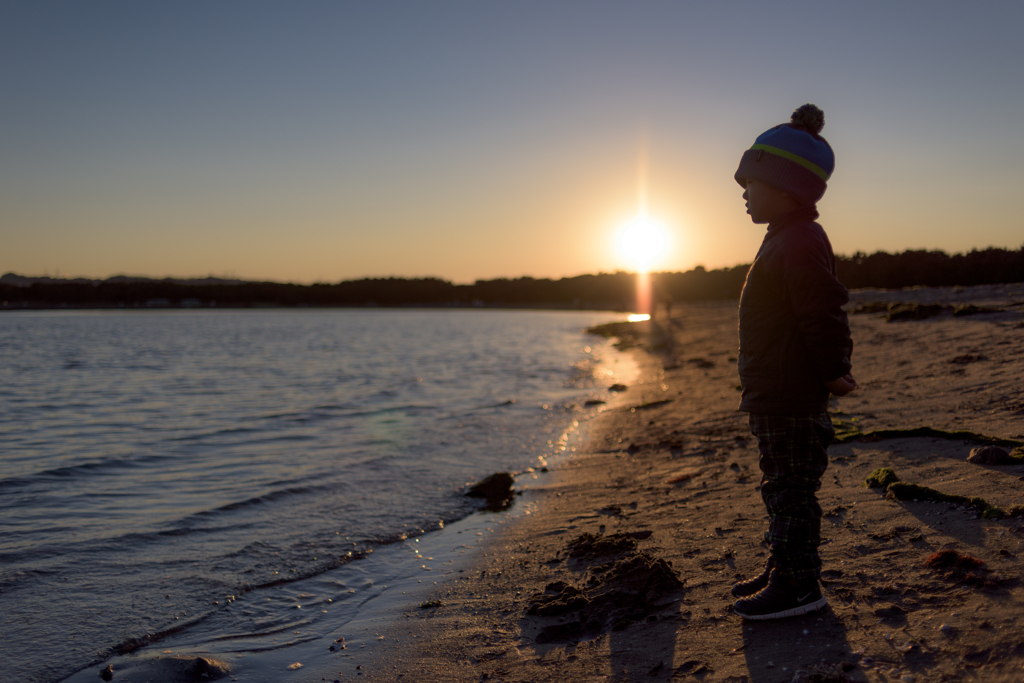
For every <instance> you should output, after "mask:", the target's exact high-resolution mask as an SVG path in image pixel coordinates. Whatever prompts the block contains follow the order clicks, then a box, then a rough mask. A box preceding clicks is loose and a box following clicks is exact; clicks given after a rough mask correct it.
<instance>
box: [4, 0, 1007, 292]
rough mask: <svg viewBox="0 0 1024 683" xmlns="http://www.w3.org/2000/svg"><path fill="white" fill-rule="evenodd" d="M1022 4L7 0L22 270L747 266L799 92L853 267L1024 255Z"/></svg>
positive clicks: (7, 124) (11, 177) (560, 270)
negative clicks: (628, 230) (666, 232)
mask: <svg viewBox="0 0 1024 683" xmlns="http://www.w3.org/2000/svg"><path fill="white" fill-rule="evenodd" d="M1022 26H1024V3H1021V2H1016V1H1014V2H980V3H966V2H937V1H934V0H933V1H930V2H892V1H886V2H847V3H840V2H834V3H826V2H773V3H767V2H701V3H697V2H693V3H691V2H681V1H674V2H667V1H665V2H662V1H657V2H655V1H644V0H634V1H631V2H625V1H622V2H603V1H600V0H579V1H568V0H543V1H509V0H506V1H502V2H498V1H497V0H493V1H485V0H472V1H471V0H465V1H462V2H446V1H440V0H430V1H426V0H409V1H407V2H387V1H379V2H378V1H373V2H371V1H369V0H361V1H359V2H356V1H332V2H298V3H292V2H277V3H266V2H257V1H254V0H246V1H244V2H228V1H224V0H218V1H216V2H210V1H204V2H187V1H186V2H173V3H148V2H147V3H140V2H127V1H108V2H78V1H76V2H45V1H44V2H39V1H31V2H25V1H20V2H6V3H4V4H3V6H2V8H0V93H2V98H0V273H3V272H8V271H13V272H17V273H19V274H23V275H43V274H49V275H57V274H59V275H61V276H63V277H69V276H88V277H108V276H111V275H116V274H133V275H149V276H160V277H162V276H182V277H184V276H204V275H210V274H212V275H221V276H235V277H241V278H246V279H269V280H282V281H294V282H313V281H337V280H341V279H351V278H357V277H363V276H389V275H394V276H402V277H412V276H424V275H433V276H439V277H443V278H445V279H450V280H454V281H456V282H470V281H472V280H475V279H490V278H496V277H518V276H522V275H530V276H534V277H556V278H557V277H563V276H571V275H578V274H581V273H591V272H598V271H610V270H615V269H617V268H627V269H628V268H629V266H630V264H629V263H628V262H626V261H625V260H624V258H623V256H622V255H621V254H619V253H617V251H616V250H615V248H614V240H613V234H614V233H615V231H616V230H617V229H618V228H619V227H620V226H621V225H623V224H624V223H626V222H627V221H629V219H630V218H632V217H633V216H635V215H636V212H637V206H638V194H639V192H640V186H641V185H643V186H644V188H645V189H644V191H645V193H646V197H647V206H648V211H649V213H650V214H651V215H652V216H653V217H656V218H658V219H659V220H661V221H662V222H663V223H664V224H666V225H667V226H668V227H669V228H670V230H671V237H672V242H671V245H670V247H669V248H668V249H666V251H665V253H664V254H663V257H662V258H661V259H660V260H659V261H658V262H657V263H655V269H657V270H687V269H689V268H692V267H693V266H695V265H697V264H702V265H704V266H706V267H707V268H716V267H721V266H729V265H735V264H738V263H746V262H749V261H750V260H751V259H752V258H753V255H754V253H755V252H756V250H757V247H758V245H759V243H760V240H761V236H762V234H763V227H760V226H753V225H752V224H751V223H750V222H749V218H748V217H747V216H746V214H745V213H744V206H743V200H742V199H741V196H740V195H741V192H742V190H741V189H740V187H739V186H738V185H737V184H736V183H735V181H734V180H733V178H732V176H733V173H734V172H735V169H736V165H737V164H738V162H739V158H740V155H741V153H742V152H743V150H744V149H746V148H747V147H749V146H750V145H751V144H752V143H753V141H754V138H755V137H756V136H757V135H758V134H760V133H761V132H763V131H764V130H765V129H767V128H769V127H771V126H772V125H775V124H777V123H782V122H784V121H786V120H788V118H789V114H790V112H791V111H792V110H793V109H794V108H795V107H797V106H799V105H801V104H803V103H805V102H814V103H816V104H817V105H819V106H820V107H821V108H822V109H823V110H824V111H825V116H826V125H825V129H824V131H823V135H824V136H825V137H826V138H827V139H828V140H829V142H830V143H831V144H832V146H833V148H834V149H835V151H836V159H837V162H836V171H835V173H834V175H833V177H832V180H831V182H830V184H829V190H828V192H827V193H826V195H825V198H824V200H823V201H822V202H821V203H820V205H819V209H820V211H821V214H822V219H821V222H822V224H823V225H824V226H825V228H826V230H827V231H828V232H829V235H830V237H831V239H832V243H833V245H834V247H835V250H836V252H837V253H842V254H851V253H853V252H855V251H864V252H869V253H870V252H873V251H876V250H887V251H902V250H904V249H909V248H914V249H943V250H946V251H948V252H958V251H969V250H970V249H972V248H976V247H977V248H984V247H987V246H999V247H1008V248H1012V249H1016V248H1018V247H1021V246H1022V244H1024V219H1022V208H1021V203H1022V197H1024V164H1022V162H1021V159H1024V74H1022V67H1024V40H1021V37H1020V31H1021V27H1022Z"/></svg>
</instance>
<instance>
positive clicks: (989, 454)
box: [967, 446, 1021, 465]
mask: <svg viewBox="0 0 1024 683" xmlns="http://www.w3.org/2000/svg"><path fill="white" fill-rule="evenodd" d="M967 462H969V463H973V464H975V465H1019V464H1020V463H1021V461H1020V460H1019V459H1017V458H1015V457H1013V456H1012V455H1010V453H1009V451H1007V450H1005V449H1003V448H1000V447H999V446H981V447H979V448H974V449H971V454H970V455H969V456H967Z"/></svg>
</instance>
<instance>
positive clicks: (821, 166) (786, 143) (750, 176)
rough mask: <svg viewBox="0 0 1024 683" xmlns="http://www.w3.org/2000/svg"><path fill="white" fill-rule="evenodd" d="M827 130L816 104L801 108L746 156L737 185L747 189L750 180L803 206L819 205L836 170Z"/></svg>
mask: <svg viewBox="0 0 1024 683" xmlns="http://www.w3.org/2000/svg"><path fill="white" fill-rule="evenodd" d="M824 127H825V113H824V112H823V111H821V110H820V109H818V108H817V107H816V106H814V105H813V104H805V105H803V106H802V107H800V108H798V109H797V110H796V111H794V112H793V116H792V118H791V119H790V122H789V123H783V124H780V125H778V126H775V127H774V128H769V129H768V130H766V131H765V132H763V133H761V135H759V136H758V138H757V140H755V141H754V146H753V147H751V148H750V149H748V150H747V151H746V152H744V153H743V157H742V158H741V159H740V167H739V168H738V169H737V170H736V176H735V177H736V182H738V183H739V184H740V185H741V186H743V187H746V186H747V181H748V180H758V181H760V182H762V183H765V184H767V185H771V186H772V187H777V188H778V189H780V190H783V191H785V192H788V193H789V194H791V195H793V197H794V198H795V199H796V200H797V201H799V202H800V203H801V204H805V205H808V206H810V205H813V204H816V203H817V202H818V200H819V199H821V197H822V196H823V195H824V194H825V184H826V183H827V182H828V179H829V178H830V177H831V176H832V171H833V170H834V169H835V167H836V157H835V154H833V153H832V147H830V146H829V144H828V141H827V140H825V138H823V137H821V130H822V128H824Z"/></svg>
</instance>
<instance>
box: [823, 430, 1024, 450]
mask: <svg viewBox="0 0 1024 683" xmlns="http://www.w3.org/2000/svg"><path fill="white" fill-rule="evenodd" d="M908 437H928V438H931V439H945V440H947V441H970V442H973V443H978V444H984V445H991V446H1010V447H1014V446H1024V442H1022V441H1019V440H1017V439H1000V438H997V437H994V436H986V435H984V434H977V433H975V432H970V431H967V430H963V429H957V430H951V431H950V430H945V429H935V428H933V427H912V428H910V429H876V430H874V431H871V432H861V431H849V432H843V433H841V434H837V435H836V438H835V439H834V440H833V441H832V443H836V444H840V443H847V442H849V441H862V442H869V443H870V442H875V441H882V440H883V439H906V438H908Z"/></svg>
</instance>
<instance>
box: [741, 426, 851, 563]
mask: <svg viewBox="0 0 1024 683" xmlns="http://www.w3.org/2000/svg"><path fill="white" fill-rule="evenodd" d="M750 432H751V433H752V434H753V435H754V436H755V437H757V446H758V450H759V451H760V452H761V457H760V460H759V463H758V464H759V465H760V467H761V473H762V476H761V499H762V500H763V501H764V506H765V508H767V510H768V517H769V522H768V531H767V532H766V533H765V535H764V538H765V540H766V541H767V542H768V545H769V546H770V548H771V553H772V557H773V558H775V564H776V567H777V568H778V570H779V573H780V574H782V575H783V576H785V577H787V578H791V579H797V580H806V579H817V578H818V574H819V572H820V571H821V558H820V557H818V545H819V544H820V543H821V505H819V504H818V499H817V497H815V495H814V493H815V492H816V491H817V490H818V489H819V488H821V475H823V474H824V473H825V468H827V467H828V453H827V452H826V450H825V449H826V448H828V445H829V443H830V442H831V441H832V439H833V438H834V437H835V430H834V429H833V428H832V420H830V419H829V416H828V413H825V412H823V413H818V414H815V415H799V416H793V415H760V414H756V413H751V414H750Z"/></svg>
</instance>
